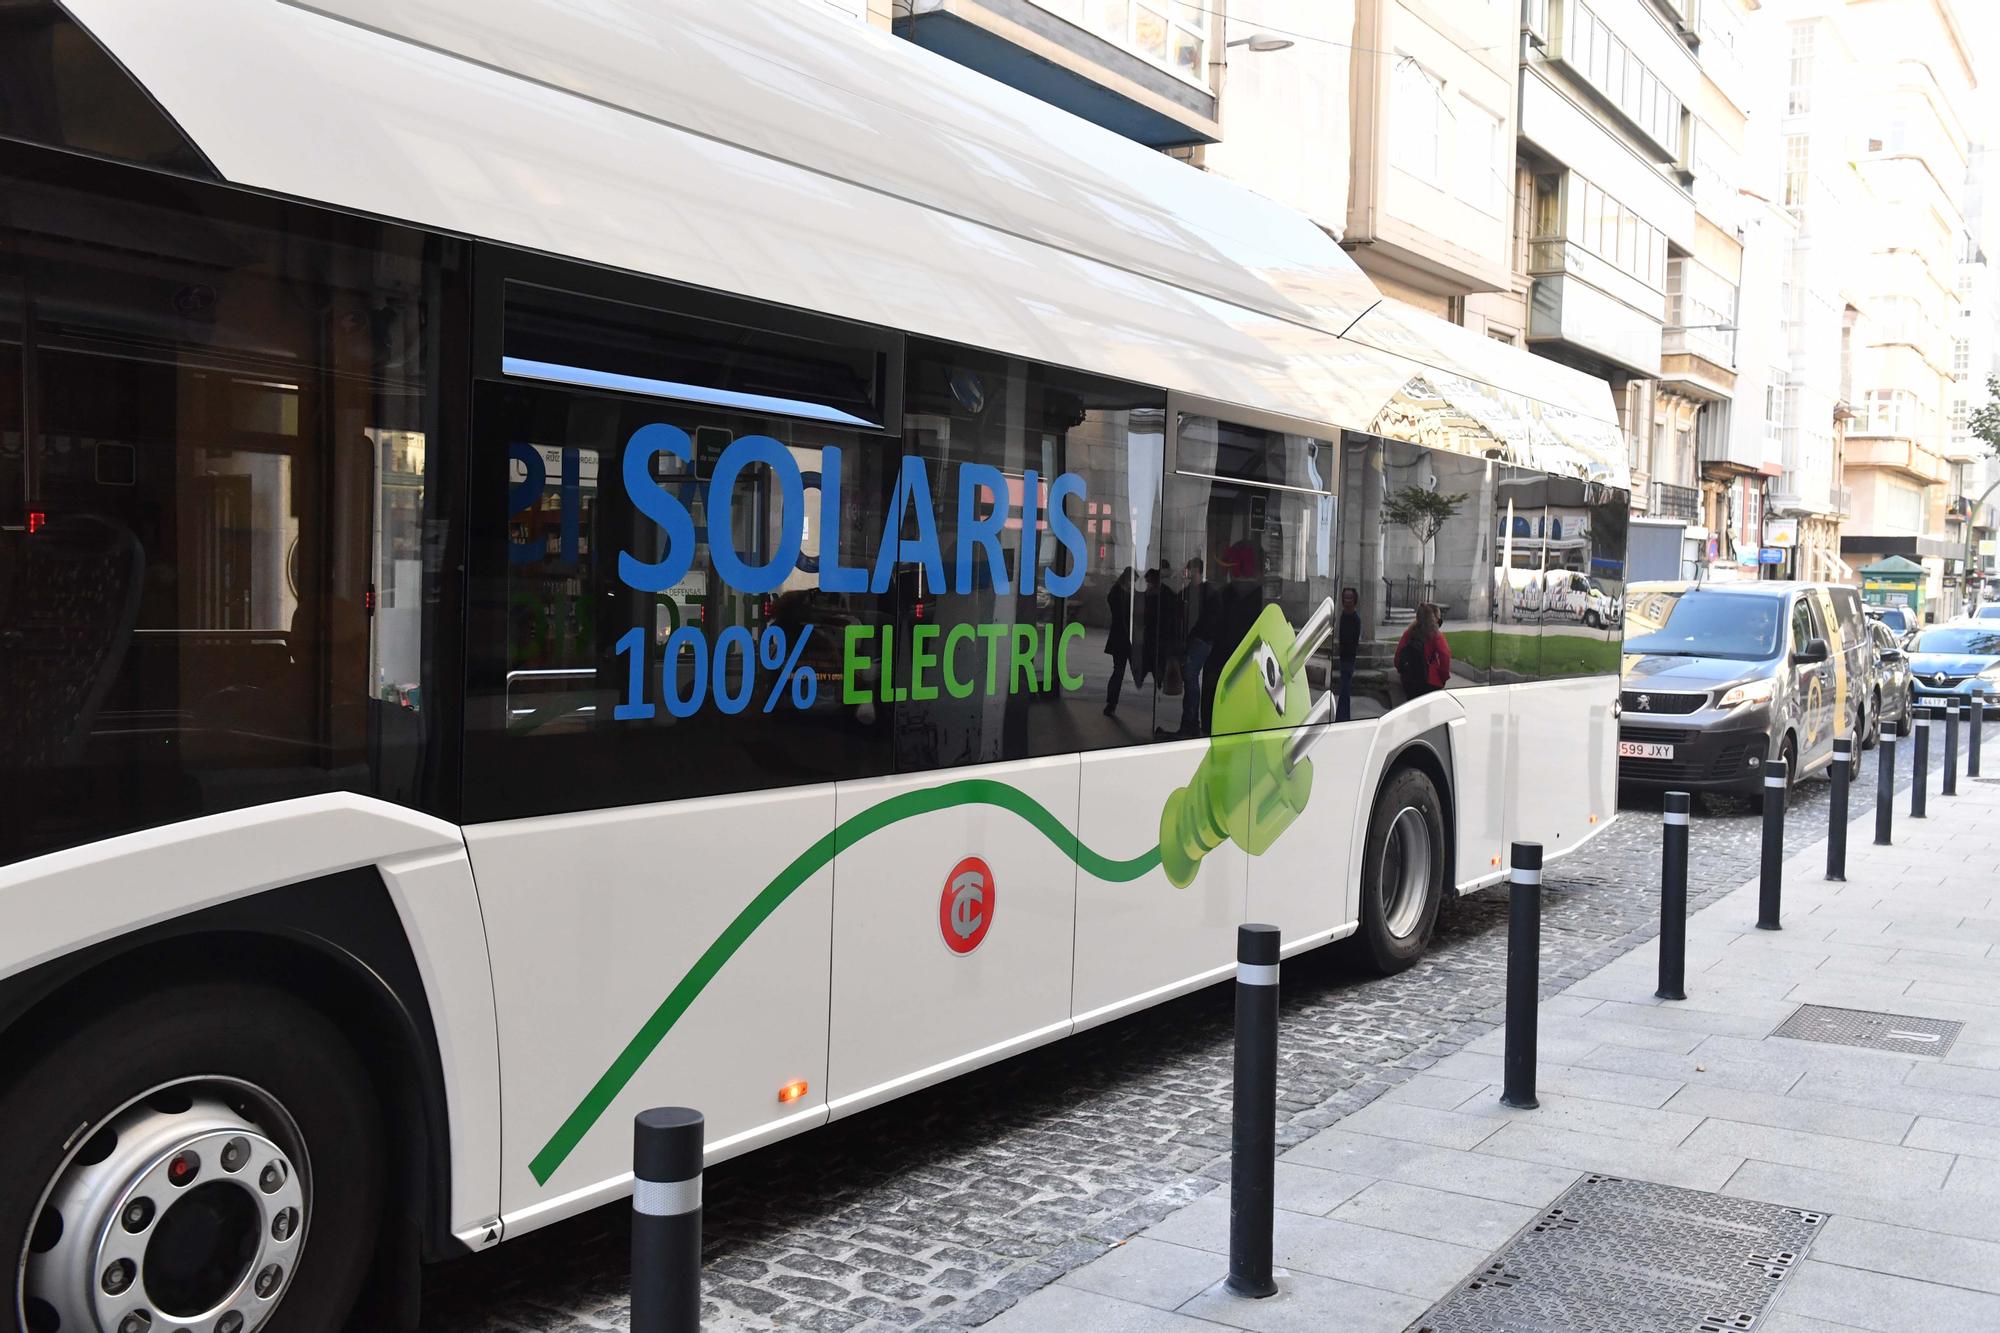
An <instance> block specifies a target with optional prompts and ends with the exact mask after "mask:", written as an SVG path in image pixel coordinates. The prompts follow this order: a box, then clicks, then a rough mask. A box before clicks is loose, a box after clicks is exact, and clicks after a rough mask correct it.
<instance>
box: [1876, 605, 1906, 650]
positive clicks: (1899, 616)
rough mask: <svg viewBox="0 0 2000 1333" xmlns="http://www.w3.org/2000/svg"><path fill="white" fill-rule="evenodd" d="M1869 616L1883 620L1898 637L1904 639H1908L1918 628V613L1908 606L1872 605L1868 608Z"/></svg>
mask: <svg viewBox="0 0 2000 1333" xmlns="http://www.w3.org/2000/svg"><path fill="white" fill-rule="evenodd" d="M1868 618H1869V619H1871V620H1879V621H1881V622H1882V623H1883V624H1885V625H1887V626H1888V627H1889V629H1890V631H1891V632H1893V633H1894V634H1895V636H1896V637H1897V638H1898V639H1900V640H1904V641H1907V640H1908V639H1909V637H1910V635H1911V634H1912V633H1914V632H1915V631H1916V628H1917V617H1916V614H1915V613H1914V612H1912V611H1911V610H1910V608H1909V607H1907V606H1871V607H1869V608H1868Z"/></svg>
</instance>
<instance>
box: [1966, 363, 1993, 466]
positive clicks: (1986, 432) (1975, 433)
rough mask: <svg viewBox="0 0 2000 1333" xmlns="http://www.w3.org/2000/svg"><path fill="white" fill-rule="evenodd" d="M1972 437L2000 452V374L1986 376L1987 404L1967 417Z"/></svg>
mask: <svg viewBox="0 0 2000 1333" xmlns="http://www.w3.org/2000/svg"><path fill="white" fill-rule="evenodd" d="M1965 428H1966V429H1967V430H1969V431H1971V432H1972V438H1974V439H1975V440H1980V441H1983V442H1984V443H1985V445H1986V447H1987V448H1988V449H1991V450H1992V451H1993V452H1994V453H1996V454H2000V375H1988V376H1987V377H1986V405H1985V406H1984V407H1981V408H1980V409H1979V410H1978V411H1976V412H1974V413H1973V414H1972V415H1971V416H1969V417H1967V418H1966V419H1965Z"/></svg>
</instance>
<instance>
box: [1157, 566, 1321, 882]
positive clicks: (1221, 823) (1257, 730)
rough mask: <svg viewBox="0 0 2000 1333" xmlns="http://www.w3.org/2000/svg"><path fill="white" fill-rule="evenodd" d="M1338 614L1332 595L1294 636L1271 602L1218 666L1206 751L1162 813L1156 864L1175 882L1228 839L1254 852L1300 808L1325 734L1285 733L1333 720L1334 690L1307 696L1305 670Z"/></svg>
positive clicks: (1191, 875)
mask: <svg viewBox="0 0 2000 1333" xmlns="http://www.w3.org/2000/svg"><path fill="white" fill-rule="evenodd" d="M1334 615H1335V612H1334V607H1333V599H1332V598H1331V597H1329V598H1327V599H1326V600H1325V601H1324V602H1321V603H1320V605H1319V609H1318V610H1316V611H1314V612H1313V613H1312V615H1311V617H1310V618H1308V619H1307V621H1306V623H1305V627H1304V628H1303V629H1301V630H1300V631H1299V632H1298V633H1296V634H1294V633H1293V632H1292V626H1291V622H1289V621H1287V620H1286V619H1285V613H1284V611H1283V610H1281V609H1280V608H1279V607H1278V606H1277V604H1276V603H1273V604H1272V605H1270V606H1267V607H1265V608H1264V610H1263V613H1262V614H1261V615H1259V616H1258V617H1257V620H1256V623H1255V624H1253V625H1252V626H1251V627H1250V632H1249V633H1248V634H1246V635H1244V636H1243V642H1241V643H1239V644H1237V645H1236V651H1235V652H1233V653H1231V654H1230V655H1229V660H1228V661H1227V662H1225V663H1224V664H1223V666H1222V675H1221V677H1220V679H1219V680H1218V681H1217V683H1216V687H1215V711H1214V716H1213V717H1211V718H1210V719H1209V731H1210V734H1211V736H1212V737H1213V739H1211V740H1210V742H1209V747H1208V753H1207V754H1205V755H1203V756H1202V758H1201V764H1200V766H1199V767H1198V768H1196V769H1195V771H1194V778H1193V779H1192V780H1191V781H1190V782H1189V783H1188V785H1187V786H1185V787H1182V788H1179V789H1178V790H1176V791H1175V792H1174V793H1173V795H1171V796H1169V797H1167V806H1166V809H1164V810H1162V811H1161V812H1160V864H1161V867H1162V868H1163V869H1165V870H1166V872H1167V879H1168V881H1169V882H1170V883H1172V884H1173V886H1174V887H1175V888H1178V889H1184V888H1186V887H1187V886H1188V885H1190V884H1192V883H1194V877H1195V872H1196V871H1197V870H1199V869H1200V868H1201V859H1202V858H1203V857H1204V856H1207V855H1208V854H1209V853H1210V852H1212V851H1214V850H1215V849H1216V848H1217V847H1220V846H1221V845H1222V843H1223V841H1224V840H1225V839H1227V840H1230V841H1233V842H1235V844H1236V845H1237V846H1239V847H1241V848H1242V849H1243V850H1244V851H1246V852H1248V853H1250V854H1251V855H1252V856H1257V855H1260V854H1261V853H1263V852H1264V850H1265V849H1266V848H1268V847H1270V845H1271V844H1272V843H1273V842H1276V841H1277V839H1278V835H1279V834H1281V833H1283V832H1284V831H1285V830H1286V829H1287V828H1289V827H1290V826H1291V823H1292V821H1293V820H1294V819H1297V818H1298V817H1299V813H1300V812H1301V811H1302V810H1304V809H1305V808H1306V798H1307V797H1308V796H1310V795H1311V794H1312V761H1311V760H1309V759H1307V758H1306V757H1305V756H1306V752H1307V751H1308V750H1309V749H1311V747H1312V743H1313V742H1314V741H1315V740H1317V739H1318V738H1319V737H1320V736H1323V735H1325V734H1326V733H1324V732H1319V731H1314V732H1305V731H1292V730H1289V729H1291V728H1296V727H1309V726H1316V725H1318V724H1320V723H1324V722H1330V721H1332V720H1333V705H1334V697H1333V695H1332V694H1323V695H1321V696H1320V698H1319V701H1318V702H1317V703H1315V702H1313V700H1312V687H1311V686H1310V685H1309V684H1308V683H1307V682H1306V676H1305V669H1306V662H1307V661H1308V660H1309V659H1310V658H1311V657H1312V655H1313V654H1314V653H1316V652H1318V651H1319V650H1320V648H1321V647H1322V646H1323V645H1324V644H1325V643H1326V641H1327V639H1328V638H1329V637H1330V636H1331V635H1332V633H1333V626H1334ZM1189 688H1190V689H1193V688H1196V687H1195V686H1194V685H1193V683H1192V682H1190V684H1189Z"/></svg>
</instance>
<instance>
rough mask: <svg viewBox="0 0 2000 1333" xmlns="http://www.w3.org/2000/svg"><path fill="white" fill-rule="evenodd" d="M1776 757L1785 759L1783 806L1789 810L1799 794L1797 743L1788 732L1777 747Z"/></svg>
mask: <svg viewBox="0 0 2000 1333" xmlns="http://www.w3.org/2000/svg"><path fill="white" fill-rule="evenodd" d="M1778 758H1780V759H1782V760H1784V761H1785V808H1786V809H1787V810H1789V809H1791V808H1792V801H1793V800H1794V799H1795V798H1796V797H1797V796H1798V794H1799V743H1798V742H1797V741H1796V740H1794V739H1793V738H1792V735H1791V733H1790V732H1786V733H1785V740H1784V743H1783V744H1782V745H1780V746H1779V747H1778Z"/></svg>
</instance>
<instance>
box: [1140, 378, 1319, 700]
mask: <svg viewBox="0 0 2000 1333" xmlns="http://www.w3.org/2000/svg"><path fill="white" fill-rule="evenodd" d="M1178 430H1179V434H1178V439H1177V441H1176V459H1175V471H1174V472H1173V473H1172V474H1171V475H1170V476H1169V477H1168V478H1167V487H1166V500H1165V506H1164V516H1163V519H1162V529H1163V537H1162V542H1161V547H1162V559H1161V562H1160V565H1159V567H1158V569H1157V570H1149V571H1148V575H1149V578H1148V580H1147V585H1146V587H1145V588H1144V589H1142V591H1141V594H1140V598H1141V606H1142V607H1143V608H1145V614H1146V620H1147V623H1148V624H1149V625H1151V624H1153V623H1157V624H1158V626H1159V630H1158V635H1159V642H1160V644H1161V647H1160V649H1159V650H1158V652H1157V653H1155V654H1154V655H1153V656H1152V658H1151V659H1150V660H1151V661H1152V662H1153V663H1155V664H1158V665H1159V666H1161V667H1163V668H1164V670H1165V671H1166V672H1167V673H1171V674H1168V675H1167V681H1166V683H1165V684H1163V685H1162V688H1161V694H1160V701H1159V709H1158V712H1159V716H1160V718H1161V723H1160V725H1161V728H1162V731H1163V732H1164V733H1165V734H1167V735H1169V736H1173V737H1188V736H1201V735H1211V734H1217V733H1229V732H1238V731H1246V730H1257V729H1261V728H1264V727H1270V726H1274V725H1277V715H1276V714H1275V713H1273V712H1272V711H1270V710H1271V707H1272V705H1271V703H1270V700H1269V698H1268V694H1267V691H1266V690H1264V689H1258V688H1246V684H1245V682H1246V679H1247V676H1248V674H1249V673H1248V671H1247V669H1246V667H1247V664H1250V663H1251V658H1252V655H1254V654H1255V653H1257V652H1259V651H1263V650H1268V651H1269V652H1270V653H1271V655H1272V660H1273V661H1281V662H1283V663H1284V664H1285V665H1286V666H1288V667H1289V666H1292V665H1293V658H1294V656H1295V654H1296V653H1298V652H1303V656H1298V658H1297V661H1296V668H1295V676H1294V678H1295V679H1302V680H1303V681H1304V685H1305V691H1304V693H1303V694H1302V695H1301V698H1302V699H1303V700H1304V702H1305V703H1307V704H1310V703H1312V702H1316V701H1318V700H1319V699H1321V698H1322V697H1323V696H1326V695H1327V694H1328V693H1329V692H1331V691H1333V690H1334V689H1336V687H1337V680H1336V677H1335V673H1334V671H1333V650H1334V639H1335V634H1334V628H1333V627H1334V621H1335V616H1336V615H1337V612H1336V610H1335V604H1336V598H1337V588H1336V585H1335V583H1334V577H1333V574H1334V570H1333V557H1334V541H1335V534H1336V529H1337V524H1336V522H1335V518H1336V506H1335V499H1334V487H1335V483H1336V480H1337V478H1336V477H1335V475H1334V459H1335V454H1334V449H1333V446H1332V445H1331V444H1330V443H1329V442H1328V441H1326V440H1321V439H1315V438H1313V437H1311V436H1306V435H1298V434H1288V433H1285V432H1281V431H1277V430H1266V429H1260V428H1254V427H1248V426H1243V425H1239V424H1236V423H1233V422H1226V421H1218V420H1216V419H1215V418H1213V417H1206V416H1197V415H1192V414H1184V415H1182V416H1181V417H1180V419H1179V422H1178ZM1154 574H1157V578H1154V577H1151V576H1152V575H1154ZM1156 599H1157V602H1156ZM1155 604H1157V605H1158V607H1159V608H1160V609H1159V611H1158V612H1157V613H1156V612H1154V611H1153V610H1152V609H1151V608H1152V607H1153V606H1154V605H1155ZM1314 636H1317V640H1318V642H1317V646H1316V647H1315V645H1314V644H1312V643H1310V642H1306V643H1304V644H1303V648H1302V647H1301V644H1302V641H1303V640H1305V639H1310V638H1312V637H1314ZM1304 648H1311V649H1313V650H1312V651H1309V652H1304ZM1175 674H1177V675H1178V677H1179V680H1178V681H1177V682H1176V681H1175V680H1174V675H1175ZM1175 684H1178V685H1179V690H1178V693H1179V698H1178V699H1176V698H1175V697H1174V694H1175V690H1174V689H1173V686H1174V685H1175ZM1328 716H1329V717H1330V716H1331V713H1329V714H1328ZM1169 724H1171V725H1169Z"/></svg>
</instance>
